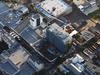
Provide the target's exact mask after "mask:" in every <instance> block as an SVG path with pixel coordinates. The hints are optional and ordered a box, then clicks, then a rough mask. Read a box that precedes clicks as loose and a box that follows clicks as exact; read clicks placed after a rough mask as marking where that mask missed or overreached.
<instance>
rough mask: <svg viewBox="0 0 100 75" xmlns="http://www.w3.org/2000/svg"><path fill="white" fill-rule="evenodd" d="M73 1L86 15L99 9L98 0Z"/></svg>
mask: <svg viewBox="0 0 100 75" xmlns="http://www.w3.org/2000/svg"><path fill="white" fill-rule="evenodd" d="M73 2H74V3H75V4H76V5H77V7H78V8H79V9H80V10H81V11H82V12H83V13H84V14H85V15H88V14H90V13H92V12H94V11H96V10H98V9H99V7H98V6H97V3H96V0H73Z"/></svg>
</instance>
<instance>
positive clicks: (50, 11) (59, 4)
mask: <svg viewBox="0 0 100 75" xmlns="http://www.w3.org/2000/svg"><path fill="white" fill-rule="evenodd" d="M36 8H37V9H38V10H39V11H40V12H41V13H43V14H44V15H46V16H47V17H50V15H52V16H54V17H59V16H60V15H62V14H69V13H71V12H72V7H71V6H70V5H68V4H67V3H65V2H64V1H63V0H45V1H43V2H41V3H40V4H37V5H36Z"/></svg>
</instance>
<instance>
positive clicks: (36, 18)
mask: <svg viewBox="0 0 100 75" xmlns="http://www.w3.org/2000/svg"><path fill="white" fill-rule="evenodd" d="M41 23H43V17H42V16H41V15H40V14H35V15H32V16H31V18H30V26H31V27H32V28H33V29H35V28H37V26H39V25H41Z"/></svg>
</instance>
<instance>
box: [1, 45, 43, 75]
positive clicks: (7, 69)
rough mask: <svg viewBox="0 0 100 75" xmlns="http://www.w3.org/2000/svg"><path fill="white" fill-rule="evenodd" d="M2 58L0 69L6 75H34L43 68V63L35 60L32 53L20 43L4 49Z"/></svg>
mask: <svg viewBox="0 0 100 75" xmlns="http://www.w3.org/2000/svg"><path fill="white" fill-rule="evenodd" d="M0 58H2V60H1V62H0V70H1V71H2V73H3V74H4V75H32V74H34V73H36V72H37V71H40V70H41V69H43V64H41V63H38V62H37V60H33V59H32V58H31V55H30V53H28V51H27V50H26V49H24V48H23V47H22V46H20V45H18V44H16V45H15V46H14V47H12V48H10V49H9V51H4V52H3V53H2V54H1V55H0ZM38 61H39V60H38Z"/></svg>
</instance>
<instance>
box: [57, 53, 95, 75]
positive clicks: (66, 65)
mask: <svg viewBox="0 0 100 75" xmlns="http://www.w3.org/2000/svg"><path fill="white" fill-rule="evenodd" d="M62 65H63V66H62ZM62 65H60V67H58V68H59V69H60V70H63V71H62V72H64V73H68V72H69V73H70V74H69V75H96V74H95V72H94V71H92V70H91V69H90V68H88V67H86V66H85V65H86V64H85V62H84V59H83V57H81V56H80V55H79V54H76V55H75V57H72V58H71V59H67V60H66V61H65V62H63V64H62Z"/></svg>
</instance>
